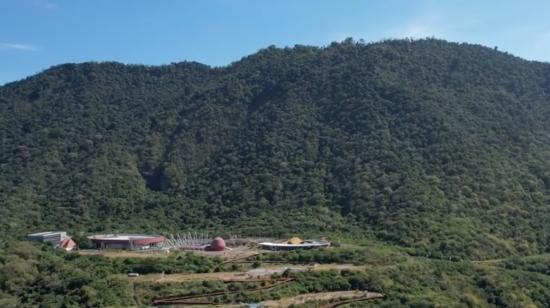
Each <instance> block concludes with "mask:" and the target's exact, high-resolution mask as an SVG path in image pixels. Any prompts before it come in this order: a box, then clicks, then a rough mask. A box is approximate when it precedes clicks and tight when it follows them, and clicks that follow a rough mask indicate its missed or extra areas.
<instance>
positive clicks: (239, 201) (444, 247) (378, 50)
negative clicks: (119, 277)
mask: <svg viewBox="0 0 550 308" xmlns="http://www.w3.org/2000/svg"><path fill="white" fill-rule="evenodd" d="M549 118H550V65H549V64H546V63H537V62H528V61H525V60H522V59H520V58H517V57H514V56H511V55H509V54H506V53H502V52H499V51H496V50H493V49H489V48H485V47H482V46H477V45H469V44H456V43H448V42H445V41H441V40H435V39H427V40H417V41H411V40H392V41H384V42H379V43H372V44H363V43H356V42H354V41H352V40H346V41H344V42H342V43H333V44H331V45H330V46H327V47H324V48H317V47H307V46H295V47H294V48H284V49H280V48H275V47H268V48H266V49H263V50H260V51H259V52H258V53H256V54H253V55H250V56H248V57H245V58H243V59H241V60H240V61H238V62H235V63H233V64H231V65H229V66H227V67H223V68H210V67H208V66H205V65H202V64H198V63H188V62H184V63H176V64H172V65H165V66H159V67H147V66H139V65H123V64H119V63H83V64H64V65H60V66H56V67H52V68H50V69H48V70H46V71H44V72H42V73H40V74H38V75H35V76H32V77H29V78H27V79H25V80H22V81H19V82H14V83H10V84H7V85H5V86H3V87H0V200H1V203H2V205H1V206H0V228H1V232H2V233H3V234H9V235H10V236H14V237H21V236H23V235H24V234H25V232H28V231H40V230H45V229H66V230H68V231H71V232H78V231H84V232H91V231H103V230H105V231H144V230H147V231H156V232H171V231H174V230H182V229H190V228H198V229H201V230H205V229H209V230H212V229H216V230H222V229H223V230H226V232H233V233H239V234H243V235H247V234H255V235H257V234H264V235H280V234H288V233H292V232H298V231H299V232H305V233H309V234H316V235H323V234H353V236H355V237H368V238H372V239H376V240H380V241H384V242H387V243H391V244H397V245H399V246H403V247H409V248H410V249H411V251H412V252H414V253H415V254H418V255H428V256H429V255H437V256H444V257H447V256H459V257H461V258H472V259H480V258H491V257H498V256H507V255H511V254H515V253H519V254H533V253H542V252H548V251H550V240H549V237H550V232H548V231H550V230H549V229H550V228H549V225H550V222H549V220H550V218H549V217H548V211H549V208H550V198H549V196H550V121H549V120H548V119H549Z"/></svg>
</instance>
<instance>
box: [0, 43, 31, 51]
mask: <svg viewBox="0 0 550 308" xmlns="http://www.w3.org/2000/svg"><path fill="white" fill-rule="evenodd" d="M2 49H8V50H21V51H37V50H38V49H37V48H36V47H35V46H32V45H27V44H13V43H0V50H2Z"/></svg>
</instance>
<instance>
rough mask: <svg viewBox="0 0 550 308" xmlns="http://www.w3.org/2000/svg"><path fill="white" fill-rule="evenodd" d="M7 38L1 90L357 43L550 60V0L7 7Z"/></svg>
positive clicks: (15, 0)
mask: <svg viewBox="0 0 550 308" xmlns="http://www.w3.org/2000/svg"><path fill="white" fill-rule="evenodd" d="M0 29H1V30H0V84H3V83H6V82H10V81H14V80H18V79H21V78H24V77H26V76H29V75H32V74H35V73H38V72H40V71H42V70H44V69H46V68H48V67H50V66H52V65H56V64H60V63H66V62H84V61H107V60H109V61H120V62H124V63H143V64H167V63H171V62H179V61H184V60H189V61H199V62H202V63H205V64H209V65H215V66H218V65H226V64H229V63H231V62H233V61H236V60H238V59H240V58H241V57H243V56H245V55H248V54H250V53H253V52H255V51H256V50H258V49H260V48H263V47H267V46H269V45H272V44H273V45H276V46H281V47H282V46H293V45H294V44H307V45H318V46H323V45H327V44H329V43H330V42H332V41H340V40H343V39H344V38H346V37H350V36H351V37H354V38H356V39H360V38H362V39H364V40H365V41H367V42H370V41H378V40H380V39H384V38H403V37H415V38H422V37H427V36H435V37H437V38H443V39H446V40H450V41H459V42H471V43H479V44H482V45H486V46H489V47H494V46H498V47H499V50H504V51H508V52H510V53H512V54H514V55H517V56H520V57H523V58H526V59H530V60H540V61H550V1H547V0H546V1H544V0H540V1H528V0H523V1H517V0H514V1H504V0H503V1H497V0H494V1H489V0H484V1H483V0H476V1H466V0H464V1H449V0H447V1H427V0H424V1H414V0H402V1H400V0H376V1H374V0H373V1H368V0H357V1H353V0H349V1H346V0H333V1H322V0H270V1H267V0H196V1H192V0H181V1H166V0H165V1H160V0H159V1H153V0H149V1H145V0H143V1H139V0H127V1H122V0H94V1H84V0H65V1H62V0H0Z"/></svg>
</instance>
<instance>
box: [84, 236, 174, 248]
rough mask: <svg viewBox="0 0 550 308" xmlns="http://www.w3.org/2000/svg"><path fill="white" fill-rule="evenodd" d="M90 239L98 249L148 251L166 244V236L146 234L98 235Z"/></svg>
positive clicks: (89, 237)
mask: <svg viewBox="0 0 550 308" xmlns="http://www.w3.org/2000/svg"><path fill="white" fill-rule="evenodd" d="M88 239H89V240H90V241H92V243H93V244H94V246H95V248H97V249H148V248H150V247H157V246H160V245H161V244H162V243H163V242H164V236H161V235H145V234H98V235H92V236H88Z"/></svg>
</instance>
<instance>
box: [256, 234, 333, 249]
mask: <svg viewBox="0 0 550 308" xmlns="http://www.w3.org/2000/svg"><path fill="white" fill-rule="evenodd" d="M259 245H260V247H261V248H262V249H267V250H296V249H314V248H323V247H329V246H330V242H328V241H325V240H305V241H304V240H302V239H300V238H299V237H292V238H290V239H288V240H287V241H284V242H282V243H281V242H279V243H277V242H261V243H259Z"/></svg>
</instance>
